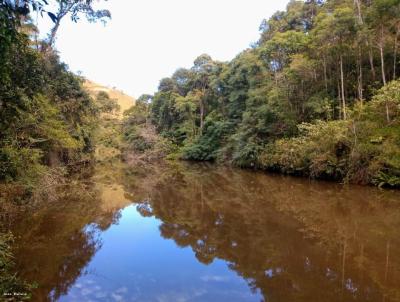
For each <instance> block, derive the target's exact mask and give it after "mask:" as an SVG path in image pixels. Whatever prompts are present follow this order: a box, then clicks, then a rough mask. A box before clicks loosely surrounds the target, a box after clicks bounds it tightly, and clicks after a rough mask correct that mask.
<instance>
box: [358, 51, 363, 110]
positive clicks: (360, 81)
mask: <svg viewBox="0 0 400 302" xmlns="http://www.w3.org/2000/svg"><path fill="white" fill-rule="evenodd" d="M358 98H359V99H360V101H361V103H362V102H363V73H362V56H361V47H360V46H358Z"/></svg>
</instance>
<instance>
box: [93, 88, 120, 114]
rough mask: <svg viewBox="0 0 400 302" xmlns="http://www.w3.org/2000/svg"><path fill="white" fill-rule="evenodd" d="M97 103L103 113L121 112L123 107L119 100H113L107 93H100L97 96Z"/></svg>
mask: <svg viewBox="0 0 400 302" xmlns="http://www.w3.org/2000/svg"><path fill="white" fill-rule="evenodd" d="M96 101H97V104H98V106H99V109H100V111H101V112H105V113H115V112H118V111H120V110H121V106H120V105H119V104H118V102H117V100H115V99H111V98H110V96H109V94H108V93H107V92H105V91H99V92H98V93H97V96H96Z"/></svg>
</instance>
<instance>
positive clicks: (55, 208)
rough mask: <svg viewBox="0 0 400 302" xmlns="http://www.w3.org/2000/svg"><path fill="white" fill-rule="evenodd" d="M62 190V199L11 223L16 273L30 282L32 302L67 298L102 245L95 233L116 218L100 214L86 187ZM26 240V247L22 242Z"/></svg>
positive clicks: (94, 195)
mask: <svg viewBox="0 0 400 302" xmlns="http://www.w3.org/2000/svg"><path fill="white" fill-rule="evenodd" d="M81 185H82V184H80V185H72V186H69V187H66V188H64V190H65V191H64V192H63V193H65V196H63V198H62V200H59V201H57V202H55V203H53V204H50V205H49V206H47V207H46V208H44V209H41V210H39V211H37V212H35V213H34V215H32V217H31V218H30V219H29V221H24V223H16V227H15V229H14V230H13V231H14V234H16V235H17V236H18V242H20V244H19V246H18V247H17V248H16V260H17V265H18V268H17V269H18V271H20V272H21V277H22V278H23V279H26V280H29V281H31V282H35V283H37V284H38V288H37V289H36V290H34V292H33V301H41V302H42V301H56V300H58V299H59V298H60V296H62V295H64V294H66V293H67V292H68V290H69V288H70V287H71V286H72V285H73V284H74V282H75V281H76V279H77V278H78V277H79V276H81V275H82V274H84V273H85V267H86V265H87V264H88V263H89V262H90V260H91V259H92V257H93V256H94V255H95V253H96V252H97V250H98V249H99V248H100V247H101V241H100V240H99V236H98V235H99V232H100V231H103V230H105V229H107V228H108V227H109V226H110V225H111V224H113V223H114V222H115V221H116V220H117V219H118V218H119V212H102V211H100V204H101V203H100V201H99V197H98V194H99V192H97V191H96V189H95V188H94V187H93V186H92V185H90V184H89V186H84V187H82V186H81ZM27 242H29V244H26V243H27Z"/></svg>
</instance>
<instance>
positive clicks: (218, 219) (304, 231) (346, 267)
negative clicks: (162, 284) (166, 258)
mask: <svg viewBox="0 0 400 302" xmlns="http://www.w3.org/2000/svg"><path fill="white" fill-rule="evenodd" d="M151 176H152V179H153V180H154V179H155V178H156V179H159V181H158V182H157V183H156V184H153V183H152V185H150V186H148V187H147V189H148V192H147V194H148V196H150V198H149V199H148V200H146V201H145V202H142V203H139V205H138V210H139V212H140V213H142V215H143V216H146V217H148V216H151V215H154V216H155V217H157V218H159V219H161V220H162V224H161V226H160V232H161V235H162V236H163V237H165V238H171V239H173V240H174V241H175V242H176V243H177V244H178V245H179V246H181V247H187V246H190V247H191V248H192V249H193V251H194V253H195V255H196V258H197V259H198V260H199V261H200V262H202V263H204V264H209V263H211V262H212V261H213V260H214V259H216V258H220V259H223V260H225V261H227V262H228V264H229V267H230V268H231V269H233V270H235V271H236V272H237V273H238V274H239V275H240V276H242V277H243V278H245V279H246V280H247V281H248V283H249V285H250V287H251V288H252V289H253V290H256V289H260V290H261V292H262V293H263V295H264V297H265V299H266V300H267V301H350V300H351V301H353V300H356V301H378V300H379V301H382V300H385V301H398V300H400V297H399V288H398V287H399V286H398V285H399V284H400V274H399V271H398V269H397V270H396V269H395V268H396V267H397V268H398V267H400V263H398V259H393V260H392V261H397V263H392V264H391V265H390V264H388V262H389V261H388V260H387V256H386V255H387V245H386V244H385V243H383V242H382V241H385V240H387V239H388V238H390V239H391V242H392V243H391V245H390V247H391V249H392V250H395V251H396V252H397V254H398V253H399V252H400V251H399V247H400V242H399V239H398V236H396V232H395V231H394V230H395V229H397V230H398V229H399V228H398V227H400V226H399V223H400V220H399V217H400V216H399V213H400V209H399V205H398V204H397V205H396V204H394V203H390V202H391V200H392V199H393V196H394V195H391V194H390V193H383V194H384V196H383V197H382V196H381V193H379V192H378V191H376V190H371V191H370V193H371V194H370V195H369V196H368V197H369V198H368V200H365V199H367V198H365V194H366V193H367V192H368V190H369V189H368V188H362V189H359V188H357V187H354V188H352V189H351V190H350V189H349V190H347V189H344V188H342V187H340V186H336V185H332V184H324V183H319V184H313V185H312V184H310V183H308V182H307V181H304V180H299V179H295V180H293V179H286V178H282V177H280V176H277V177H266V176H265V175H260V174H257V173H255V174H252V173H249V172H244V171H240V172H232V171H231V170H226V169H213V170H212V171H210V170H209V169H208V170H202V168H201V167H197V169H190V168H189V169H186V170H182V171H181V172H179V173H177V172H176V171H175V172H166V173H165V174H163V175H160V176H159V177H155V175H154V174H153V175H151ZM143 182H144V183H145V180H143ZM333 186H335V188H333ZM332 188H333V189H334V190H332ZM359 190H363V191H359ZM360 192H361V193H362V195H360ZM378 199H381V200H380V202H378ZM393 240H394V241H395V242H393ZM381 242H382V243H381ZM361 247H362V248H361ZM396 252H393V251H392V252H391V253H396ZM385 267H386V268H385ZM389 276H390V277H389ZM389 279H390V280H389Z"/></svg>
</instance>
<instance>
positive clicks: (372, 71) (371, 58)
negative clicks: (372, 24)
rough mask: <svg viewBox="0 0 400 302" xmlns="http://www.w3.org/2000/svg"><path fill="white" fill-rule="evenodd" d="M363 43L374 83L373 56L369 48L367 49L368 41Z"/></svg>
mask: <svg viewBox="0 0 400 302" xmlns="http://www.w3.org/2000/svg"><path fill="white" fill-rule="evenodd" d="M365 43H366V45H367V47H368V58H369V65H370V66H371V74H372V80H373V81H375V78H376V75H375V67H374V56H373V53H372V50H371V47H369V42H368V40H367V41H366V42H365Z"/></svg>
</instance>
